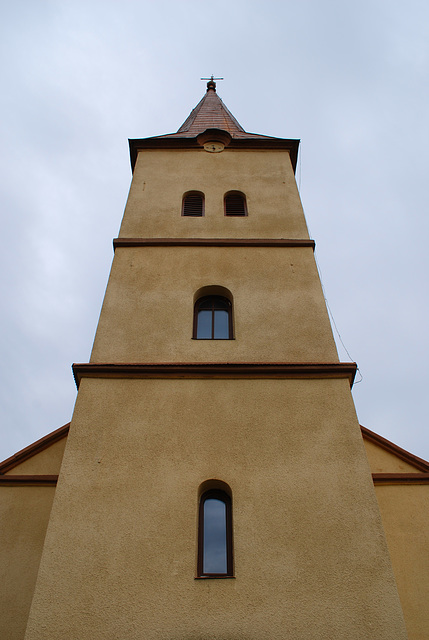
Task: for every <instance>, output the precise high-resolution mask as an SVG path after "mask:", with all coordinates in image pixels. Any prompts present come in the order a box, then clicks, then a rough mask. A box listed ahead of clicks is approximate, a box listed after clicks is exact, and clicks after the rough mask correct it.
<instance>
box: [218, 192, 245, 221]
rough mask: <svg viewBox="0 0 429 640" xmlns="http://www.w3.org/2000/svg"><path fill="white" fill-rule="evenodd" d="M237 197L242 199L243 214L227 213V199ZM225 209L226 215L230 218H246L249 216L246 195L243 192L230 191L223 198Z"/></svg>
mask: <svg viewBox="0 0 429 640" xmlns="http://www.w3.org/2000/svg"><path fill="white" fill-rule="evenodd" d="M231 196H233V197H236V198H238V197H239V198H240V201H241V203H242V205H243V212H242V213H241V212H240V213H231V212H229V213H228V211H227V199H228V198H229V197H231ZM233 206H237V205H233ZM223 208H224V215H225V216H227V217H228V218H244V217H245V216H247V200H246V196H245V195H244V193H242V192H241V191H228V192H227V193H225V195H224V197H223Z"/></svg>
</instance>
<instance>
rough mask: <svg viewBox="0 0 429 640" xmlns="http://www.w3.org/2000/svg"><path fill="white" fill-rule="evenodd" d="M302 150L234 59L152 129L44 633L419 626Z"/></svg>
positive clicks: (97, 352)
mask: <svg viewBox="0 0 429 640" xmlns="http://www.w3.org/2000/svg"><path fill="white" fill-rule="evenodd" d="M297 150H298V141H297V140H289V139H282V138H272V137H269V136H264V135H260V134H253V133H248V132H246V131H245V130H244V129H243V127H242V126H241V125H240V124H239V123H238V121H237V120H236V119H235V117H234V116H233V115H232V114H231V113H230V111H229V110H228V109H227V108H226V106H225V105H224V104H223V102H222V100H221V99H220V98H219V96H218V94H217V92H216V86H215V78H214V77H211V78H209V80H208V84H207V91H206V93H205V95H204V96H203V98H202V100H201V101H200V102H199V103H198V105H197V106H196V107H195V108H194V109H193V111H192V112H191V113H190V115H189V117H188V118H187V119H186V121H185V122H184V123H183V124H182V126H181V127H180V128H179V130H178V131H177V132H176V133H173V134H167V135H164V136H158V137H153V138H146V139H139V140H131V141H130V151H131V161H132V166H133V179H132V184H131V188H130V192H129V197H128V201H127V204H126V207H125V212H124V216H123V220H122V224H121V228H120V233H119V237H118V238H116V239H115V241H114V247H115V255H114V259H113V264H112V269H111V273H110V277H109V282H108V285H107V289H106V294H105V298H104V302H103V307H102V310H101V314H100V319H99V322H98V327H97V331H96V336H95V340H94V346H93V350H92V354H91V358H90V362H88V363H82V364H75V365H74V366H73V371H74V375H75V379H76V384H77V386H78V389H79V391H78V397H77V402H76V407H75V412H74V416H73V419H72V422H71V426H70V431H69V437H68V442H67V447H66V450H65V454H64V459H63V463H62V468H61V473H60V477H59V482H58V486H57V488H56V494H55V501H54V506H53V509H52V513H51V516H50V522H49V527H48V531H47V534H46V538H45V542H44V550H43V555H42V558H41V561H40V565H39V567H40V568H39V574H38V581H37V584H36V588H35V593H34V598H33V602H32V608H31V612H30V616H29V622H28V626H27V631H26V636H25V640H41V638H42V637H43V638H49V639H50V640H60V639H63V638H79V640H92V639H93V638H103V639H106V640H114V638H118V637H127V638H130V639H131V638H133V639H137V638H145V639H147V640H155V639H158V638H176V639H177V640H185V639H187V638H195V639H196V638H213V640H222V639H224V638H231V639H233V638H246V640H260V639H261V638H278V639H279V640H285V639H286V638H293V639H294V640H305V639H308V638H320V639H322V638H329V640H344V638H347V639H349V640H373V639H374V638H377V640H405V639H406V637H407V635H406V631H405V626H404V622H403V618H402V611H401V607H400V604H399V598H398V593H397V589H396V584H395V580H394V576H393V571H392V567H391V563H390V559H389V554H388V551H387V546H386V540H385V536H384V532H383V527H382V523H381V517H380V513H379V510H378V506H377V502H376V498H375V495H374V489H373V484H372V480H371V475H370V471H369V467H368V462H367V459H366V456H365V451H364V447H363V444H362V436H361V431H360V427H359V423H358V420H357V417H356V413H355V409H354V405H353V400H352V397H351V391H350V388H351V385H352V384H353V380H354V375H355V371H356V365H355V364H354V363H350V362H346V363H342V362H339V359H338V355H337V351H336V347H335V342H334V338H333V335H332V330H331V326H330V322H329V318H328V314H327V310H326V306H325V302H324V296H323V292H322V288H321V284H320V281H319V277H318V272H317V268H316V264H315V260H314V255H313V250H314V241H313V240H312V239H311V238H310V237H309V234H308V230H307V225H306V222H305V217H304V212H303V208H302V205H301V201H300V197H299V193H298V189H297V185H296V182H295V176H294V167H295V163H296V155H297Z"/></svg>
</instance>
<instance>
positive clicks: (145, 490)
mask: <svg viewBox="0 0 429 640" xmlns="http://www.w3.org/2000/svg"><path fill="white" fill-rule="evenodd" d="M345 460H346V461H347V464H346V465H345V464H344V461H345ZM210 478H217V479H220V480H223V481H224V482H227V483H228V485H229V486H230V487H231V489H232V493H233V520H234V545H235V575H236V578H235V579H224V580H221V579H219V580H195V579H194V576H195V569H196V527H197V523H196V516H197V494H198V487H199V486H200V484H201V483H202V482H203V481H205V480H207V479H210ZM64 637H69V638H79V640H86V639H88V640H89V639H91V640H98V639H100V640H101V639H103V640H113V639H115V640H116V639H117V638H119V637H120V638H125V637H126V638H127V639H128V640H137V639H139V640H140V639H141V638H143V637H144V638H145V640H152V639H153V640H155V639H156V640H159V639H167V638H175V639H177V640H178V639H183V640H185V638H186V639H188V638H209V637H210V638H213V639H214V640H216V639H219V640H220V639H224V638H242V639H244V638H245V639H246V640H253V639H255V640H256V639H257V640H260V638H284V639H286V638H288V639H289V638H294V640H295V639H296V640H301V639H302V640H304V639H305V640H309V639H310V638H311V639H313V638H318V639H320V640H325V639H326V640H328V639H329V640H333V639H338V640H340V639H341V640H343V639H344V638H347V639H348V640H363V639H367V640H374V638H377V640H392V639H399V638H401V639H404V638H405V637H406V636H405V631H404V628H403V623H402V618H401V612H400V608H399V604H398V598H397V593H396V587H395V584H394V580H393V576H392V572H391V567H390V562H389V559H388V556H387V551H386V547H385V541H384V536H383V532H382V528H381V521H380V516H379V513H378V509H377V505H376V500H375V496H374V490H373V486H372V482H371V477H370V474H369V470H368V466H367V461H366V457H365V453H364V448H363V444H362V440H361V435H360V430H359V425H358V423H357V420H356V416H355V412H354V407H353V403H352V400H351V396H350V392H349V385H348V381H347V380H345V379H343V380H341V379H340V380H332V379H331V380H320V379H319V380H316V379H314V380H214V379H212V380H201V379H195V380H179V379H173V380H135V379H134V380H129V379H128V380H127V379H123V380H121V379H113V380H103V379H84V380H83V381H82V383H81V388H80V391H79V396H78V400H77V405H76V411H75V414H74V418H73V421H72V425H71V429H70V435H69V441H68V445H67V449H66V454H65V458H64V462H63V468H62V475H61V478H60V482H59V484H58V488H57V494H56V499H55V503H54V507H53V511H52V518H51V522H50V525H49V531H48V534H47V538H46V545H45V549H44V554H43V559H42V563H41V569H40V573H39V579H38V584H37V589H36V595H35V599H34V601H33V607H32V612H31V615H30V623H29V627H28V630H27V634H26V640H42V639H43V640H47V639H48V638H49V640H60V639H61V640H63V639H64Z"/></svg>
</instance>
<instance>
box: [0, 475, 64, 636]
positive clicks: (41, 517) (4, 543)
mask: <svg viewBox="0 0 429 640" xmlns="http://www.w3.org/2000/svg"><path fill="white" fill-rule="evenodd" d="M54 492H55V488H54V487H28V486H25V487H8V486H2V487H0V541H1V545H0V638H2V640H3V639H4V640H22V638H23V637H24V632H25V627H26V623H27V617H28V612H29V610H30V605H31V599H32V597H33V591H34V585H35V583H36V578H37V571H38V568H39V562H40V557H41V554H42V548H43V542H44V539H45V533H46V527H47V525H48V519H49V514H50V511H51V506H52V500H53V497H54Z"/></svg>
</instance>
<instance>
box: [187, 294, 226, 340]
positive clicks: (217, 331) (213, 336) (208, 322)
mask: <svg viewBox="0 0 429 640" xmlns="http://www.w3.org/2000/svg"><path fill="white" fill-rule="evenodd" d="M193 337H194V338H196V339H197V340H231V338H232V305H231V302H230V301H229V300H228V298H224V297H223V296H204V297H203V298H199V300H197V301H196V303H195V308H194V335H193Z"/></svg>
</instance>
